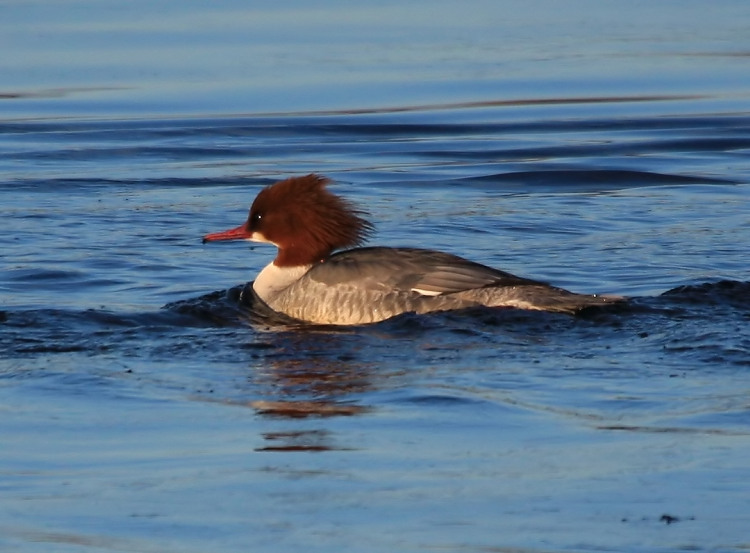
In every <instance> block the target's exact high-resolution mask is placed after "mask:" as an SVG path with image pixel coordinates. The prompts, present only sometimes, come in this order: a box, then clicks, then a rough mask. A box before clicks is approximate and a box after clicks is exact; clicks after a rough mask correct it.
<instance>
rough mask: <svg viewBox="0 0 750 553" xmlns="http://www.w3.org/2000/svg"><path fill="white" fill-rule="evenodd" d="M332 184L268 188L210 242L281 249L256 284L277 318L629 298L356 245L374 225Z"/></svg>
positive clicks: (571, 308)
mask: <svg viewBox="0 0 750 553" xmlns="http://www.w3.org/2000/svg"><path fill="white" fill-rule="evenodd" d="M329 182H330V181H329V180H328V179H326V178H324V177H321V176H318V175H314V174H311V175H307V176H305V177H295V178H290V179H287V180H283V181H280V182H277V183H275V184H273V185H271V186H268V187H266V188H264V189H263V190H261V191H260V193H259V194H258V196H257V197H256V198H255V201H254V202H253V205H252V207H251V208H250V215H249V217H248V219H247V221H246V222H245V223H243V224H242V225H241V226H239V227H237V228H235V229H231V230H227V231H224V232H217V233H214V234H207V235H206V236H205V237H204V238H203V242H204V243H205V242H213V241H217V240H250V241H253V242H266V243H269V244H273V245H274V246H276V247H277V248H278V254H277V255H276V259H274V260H273V262H271V263H270V264H269V265H267V266H266V267H265V268H264V269H263V270H262V271H261V272H260V274H258V277H257V278H256V279H255V282H254V283H253V290H254V291H255V293H256V294H257V296H258V297H259V298H260V299H261V300H263V301H264V302H265V303H266V304H268V306H269V307H270V308H271V309H273V310H274V311H276V312H279V313H283V314H285V315H287V316H289V317H293V318H294V319H297V320H300V321H306V322H310V323H318V324H336V325H354V324H364V323H374V322H378V321H382V320H385V319H388V318H390V317H394V316H396V315H399V314H401V313H408V312H414V313H429V312H434V311H449V310H455V309H463V308H467V307H472V306H478V305H485V306H489V307H516V308H521V309H536V310H543V311H558V312H564V313H576V312H578V311H580V310H581V309H584V308H586V307H591V306H601V305H605V304H611V303H614V302H618V301H621V300H622V298H619V297H614V296H597V295H584V294H575V293H573V292H568V291H567V290H563V289H562V288H556V287H554V286H550V285H548V284H545V283H543V282H539V281H536V280H529V279H526V278H521V277H517V276H514V275H512V274H510V273H506V272H504V271H500V270H497V269H493V268H491V267H487V266H485V265H480V264H479V263H474V262H472V261H468V260H466V259H463V258H461V257H458V256H455V255H451V254H449V253H443V252H438V251H432V250H424V249H417V248H385V247H370V248H356V247H355V246H359V245H360V244H362V242H364V240H365V239H366V238H367V236H368V235H369V234H370V232H371V231H372V230H373V226H372V225H371V224H370V223H369V222H368V221H366V220H365V219H363V218H362V217H361V215H364V214H365V213H364V212H362V211H360V210H358V209H356V208H355V207H354V206H353V205H352V204H350V203H349V202H348V201H346V200H344V199H342V198H340V197H338V196H336V195H334V194H332V193H331V192H330V191H328V190H327V189H326V185H327V184H328V183H329ZM352 247H354V249H349V250H345V251H342V252H338V253H335V254H334V253H333V252H334V251H336V250H339V249H342V248H352Z"/></svg>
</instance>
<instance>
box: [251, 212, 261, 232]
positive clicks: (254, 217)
mask: <svg viewBox="0 0 750 553" xmlns="http://www.w3.org/2000/svg"><path fill="white" fill-rule="evenodd" d="M261 219H263V214H262V213H261V212H259V211H256V212H254V213H251V214H250V218H249V219H248V226H249V227H250V228H251V229H254V228H257V227H258V225H259V224H260V221H261Z"/></svg>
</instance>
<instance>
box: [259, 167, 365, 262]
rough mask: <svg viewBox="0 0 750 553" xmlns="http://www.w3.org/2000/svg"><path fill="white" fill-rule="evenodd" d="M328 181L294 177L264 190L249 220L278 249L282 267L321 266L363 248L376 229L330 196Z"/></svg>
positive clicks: (341, 200)
mask: <svg viewBox="0 0 750 553" xmlns="http://www.w3.org/2000/svg"><path fill="white" fill-rule="evenodd" d="M329 183H330V180H329V179H327V178H325V177H321V176H318V175H315V174H310V175H307V176H304V177H292V178H289V179H286V180H283V181H279V182H277V183H275V184H272V185H271V186H268V187H266V188H264V189H263V190H262V191H261V192H260V193H259V194H258V196H257V197H256V198H255V201H254V202H253V205H252V207H251V208H250V216H249V217H248V220H247V223H246V224H247V230H248V231H249V232H259V233H261V234H262V235H263V236H264V237H265V238H266V239H267V240H268V241H270V242H273V243H274V244H276V245H277V246H278V248H279V254H278V256H277V257H276V260H275V264H276V265H278V266H296V265H306V264H310V263H315V262H318V261H322V260H323V259H325V258H327V257H328V256H329V255H331V253H332V252H333V251H335V250H339V249H343V248H352V247H355V246H359V245H361V244H362V243H363V242H364V241H365V240H366V238H367V237H368V235H369V234H370V232H371V231H372V230H373V226H372V225H371V224H370V223H369V222H368V221H367V220H365V219H364V218H362V217H361V215H365V212H363V211H360V210H358V209H356V208H355V207H354V205H353V204H351V203H350V202H348V201H347V200H345V199H343V198H340V197H338V196H336V195H335V194H333V193H331V192H329V191H328V189H327V188H326V185H327V184H329Z"/></svg>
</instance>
